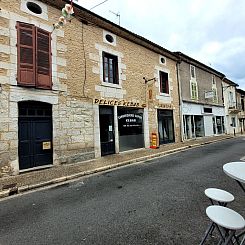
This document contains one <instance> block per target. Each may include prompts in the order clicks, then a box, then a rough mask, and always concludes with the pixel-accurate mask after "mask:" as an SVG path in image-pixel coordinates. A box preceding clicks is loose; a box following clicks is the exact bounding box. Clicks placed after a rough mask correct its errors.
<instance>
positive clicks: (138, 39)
mask: <svg viewBox="0 0 245 245" xmlns="http://www.w3.org/2000/svg"><path fill="white" fill-rule="evenodd" d="M40 1H42V2H45V3H47V4H49V5H51V6H53V7H56V8H58V9H62V7H63V6H64V2H66V3H70V1H69V0H40ZM73 8H74V12H75V18H77V19H79V20H86V21H89V22H91V23H94V24H96V25H97V26H99V27H101V28H103V29H106V30H108V31H111V32H113V33H115V34H117V35H118V36H121V37H123V38H125V39H127V40H129V41H132V42H134V43H136V44H138V45H141V46H143V47H145V48H147V49H150V50H152V51H154V52H156V53H159V54H162V55H164V56H166V57H168V58H170V59H172V60H174V61H177V60H178V57H177V56H176V55H175V54H174V53H173V52H171V51H169V50H167V49H165V48H163V47H162V46H160V45H158V44H156V43H154V42H152V41H150V40H148V39H146V38H144V37H142V36H140V35H138V34H135V33H133V32H131V31H129V30H127V29H125V28H124V27H121V26H119V25H117V24H115V23H113V22H111V21H109V20H107V19H105V18H103V17H101V16H99V15H97V14H95V13H93V12H91V11H89V10H88V9H86V8H83V7H82V6H80V5H78V4H76V3H73Z"/></svg>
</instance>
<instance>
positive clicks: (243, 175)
mask: <svg viewBox="0 0 245 245" xmlns="http://www.w3.org/2000/svg"><path fill="white" fill-rule="evenodd" d="M223 171H224V173H225V174H226V175H228V176H229V177H231V178H232V179H234V180H236V182H237V183H238V184H239V186H240V187H241V188H242V190H243V191H244V193H245V188H244V186H243V185H242V183H243V184H244V183H245V162H228V163H226V164H225V165H224V166H223ZM240 236H243V239H242V242H241V244H245V231H243V232H241V233H240V234H239V235H238V237H240Z"/></svg>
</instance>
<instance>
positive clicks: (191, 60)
mask: <svg viewBox="0 0 245 245" xmlns="http://www.w3.org/2000/svg"><path fill="white" fill-rule="evenodd" d="M174 54H175V55H177V56H178V57H179V61H180V62H181V61H185V62H187V63H189V64H192V65H194V66H197V67H199V68H201V69H203V70H205V71H208V72H210V73H213V74H215V75H216V76H218V77H220V78H221V79H223V78H224V77H225V74H223V73H221V72H219V71H217V70H215V69H214V68H212V67H210V66H207V65H205V64H203V63H201V62H200V61H198V60H196V59H194V58H192V57H190V56H188V55H186V54H184V53H182V52H180V51H177V52H174Z"/></svg>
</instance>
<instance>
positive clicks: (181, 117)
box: [176, 59, 184, 142]
mask: <svg viewBox="0 0 245 245" xmlns="http://www.w3.org/2000/svg"><path fill="white" fill-rule="evenodd" d="M180 63H181V59H179V60H178V61H177V63H176V70H177V83H178V90H179V114H180V139H181V142H183V141H184V132H183V129H184V122H183V113H182V104H183V102H182V93H181V82H180V74H179V65H180Z"/></svg>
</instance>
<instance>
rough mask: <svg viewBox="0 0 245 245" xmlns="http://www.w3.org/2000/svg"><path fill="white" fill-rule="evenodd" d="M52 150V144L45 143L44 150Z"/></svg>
mask: <svg viewBox="0 0 245 245" xmlns="http://www.w3.org/2000/svg"><path fill="white" fill-rule="evenodd" d="M50 149H51V142H50V141H46V142H43V150H50Z"/></svg>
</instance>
